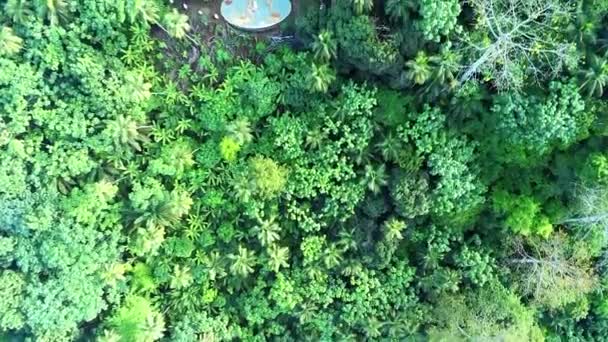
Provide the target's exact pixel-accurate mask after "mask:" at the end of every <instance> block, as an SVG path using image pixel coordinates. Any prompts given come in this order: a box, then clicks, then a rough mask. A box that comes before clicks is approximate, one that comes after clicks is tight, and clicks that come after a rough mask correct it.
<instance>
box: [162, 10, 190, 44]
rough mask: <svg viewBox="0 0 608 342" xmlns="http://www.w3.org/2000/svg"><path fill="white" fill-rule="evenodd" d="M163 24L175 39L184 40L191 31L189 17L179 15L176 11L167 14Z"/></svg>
mask: <svg viewBox="0 0 608 342" xmlns="http://www.w3.org/2000/svg"><path fill="white" fill-rule="evenodd" d="M163 22H164V24H165V25H166V26H167V32H168V33H169V35H171V37H173V38H178V39H181V38H184V37H186V34H187V32H188V31H190V24H189V23H188V16H187V15H185V14H181V13H179V12H178V11H177V10H176V9H173V11H171V12H167V13H165V15H164V17H163Z"/></svg>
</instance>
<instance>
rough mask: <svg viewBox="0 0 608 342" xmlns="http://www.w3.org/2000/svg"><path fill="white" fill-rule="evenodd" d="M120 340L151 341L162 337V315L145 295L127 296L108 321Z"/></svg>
mask: <svg viewBox="0 0 608 342" xmlns="http://www.w3.org/2000/svg"><path fill="white" fill-rule="evenodd" d="M108 325H109V328H110V329H111V330H110V331H112V332H113V333H114V334H115V335H117V336H118V337H119V339H120V341H133V342H135V341H142V342H151V341H156V340H159V339H160V338H162V337H163V332H164V330H165V323H164V319H163V315H162V314H161V313H160V312H158V311H156V310H155V308H154V307H153V306H152V304H151V303H150V301H149V300H148V299H146V298H145V297H140V296H129V297H127V298H125V300H124V303H123V304H122V305H121V306H120V307H119V308H118V309H117V310H116V312H115V313H114V314H113V315H112V317H110V319H109V321H108Z"/></svg>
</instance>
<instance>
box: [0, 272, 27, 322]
mask: <svg viewBox="0 0 608 342" xmlns="http://www.w3.org/2000/svg"><path fill="white" fill-rule="evenodd" d="M0 284H1V285H0V288H1V289H2V294H3V296H2V300H1V301H0V327H1V328H2V330H4V331H6V330H17V329H21V328H22V327H23V325H24V323H25V317H24V316H23V313H22V312H21V311H20V307H21V303H22V302H23V299H24V294H23V291H24V290H25V280H24V279H23V275H21V274H19V273H16V272H13V271H6V270H5V271H2V275H0Z"/></svg>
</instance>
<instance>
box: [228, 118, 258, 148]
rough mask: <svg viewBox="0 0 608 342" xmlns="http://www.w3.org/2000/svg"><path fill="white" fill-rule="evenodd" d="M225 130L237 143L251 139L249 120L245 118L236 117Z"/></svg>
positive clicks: (241, 143) (243, 142) (244, 142)
mask: <svg viewBox="0 0 608 342" xmlns="http://www.w3.org/2000/svg"><path fill="white" fill-rule="evenodd" d="M226 130H227V131H228V134H229V135H230V136H231V137H233V138H234V140H236V142H237V143H239V145H244V144H246V143H248V142H251V140H253V135H252V134H251V125H250V124H249V120H247V119H245V118H239V119H236V120H235V121H233V122H232V123H230V124H229V125H228V126H227V127H226Z"/></svg>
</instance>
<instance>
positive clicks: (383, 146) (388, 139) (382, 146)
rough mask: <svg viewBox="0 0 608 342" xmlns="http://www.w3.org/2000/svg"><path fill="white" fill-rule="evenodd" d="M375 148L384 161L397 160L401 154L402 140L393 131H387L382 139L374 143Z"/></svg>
mask: <svg viewBox="0 0 608 342" xmlns="http://www.w3.org/2000/svg"><path fill="white" fill-rule="evenodd" d="M376 148H377V149H378V150H379V151H380V153H381V154H382V157H383V158H384V160H386V161H393V162H397V161H398V160H399V158H400V157H401V155H402V154H403V153H402V151H403V143H402V140H401V139H400V138H399V137H398V136H397V135H396V134H393V132H390V131H389V132H388V134H386V135H385V136H384V137H383V139H382V140H381V141H380V142H378V143H377V144H376Z"/></svg>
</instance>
